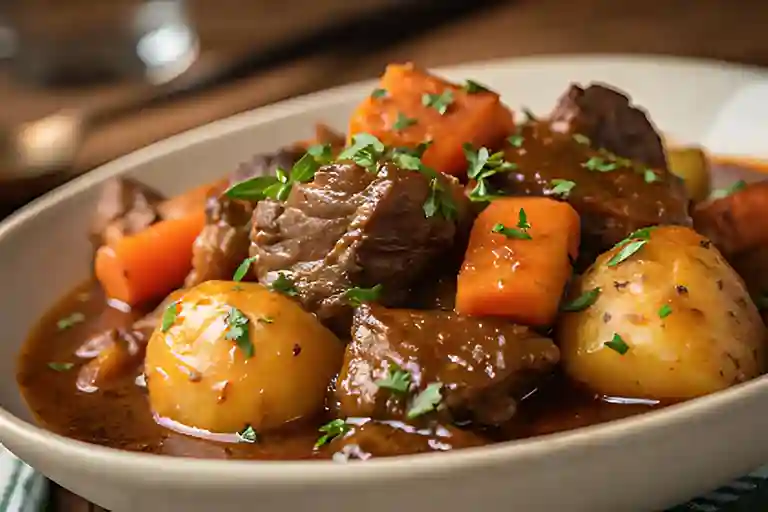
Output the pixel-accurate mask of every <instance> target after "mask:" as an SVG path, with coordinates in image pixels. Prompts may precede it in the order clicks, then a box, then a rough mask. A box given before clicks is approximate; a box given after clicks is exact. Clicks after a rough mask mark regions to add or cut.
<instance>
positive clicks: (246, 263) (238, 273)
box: [232, 256, 256, 281]
mask: <svg viewBox="0 0 768 512" xmlns="http://www.w3.org/2000/svg"><path fill="white" fill-rule="evenodd" d="M254 261H256V256H251V257H250V258H245V259H244V260H243V262H242V263H241V264H240V265H239V266H238V267H237V270H235V275H234V276H232V280H233V281H242V280H243V278H244V277H245V275H246V274H247V273H248V270H249V269H250V268H251V264H253V262H254Z"/></svg>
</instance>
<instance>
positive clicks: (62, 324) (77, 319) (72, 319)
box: [56, 311, 85, 331]
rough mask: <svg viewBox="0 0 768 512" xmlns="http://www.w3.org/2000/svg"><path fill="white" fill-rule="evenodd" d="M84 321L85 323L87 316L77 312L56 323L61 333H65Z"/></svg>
mask: <svg viewBox="0 0 768 512" xmlns="http://www.w3.org/2000/svg"><path fill="white" fill-rule="evenodd" d="M84 321H85V315H84V314H82V313H80V312H79V311H75V312H74V313H71V314H69V315H68V316H65V317H64V318H60V319H59V321H58V322H56V327H57V328H58V329H59V330H60V331H65V330H67V329H71V328H72V327H74V326H75V325H77V324H79V323H81V322H84Z"/></svg>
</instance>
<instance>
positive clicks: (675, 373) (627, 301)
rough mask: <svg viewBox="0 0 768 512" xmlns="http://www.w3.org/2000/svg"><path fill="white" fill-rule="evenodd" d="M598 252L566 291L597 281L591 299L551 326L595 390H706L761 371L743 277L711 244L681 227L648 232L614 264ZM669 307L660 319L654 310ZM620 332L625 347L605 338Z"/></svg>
mask: <svg viewBox="0 0 768 512" xmlns="http://www.w3.org/2000/svg"><path fill="white" fill-rule="evenodd" d="M618 250H619V249H617V248H613V249H611V250H610V251H608V252H606V253H604V254H602V255H601V256H600V257H599V258H598V259H597V261H595V263H594V264H593V265H592V266H591V267H590V268H589V269H588V270H587V271H586V272H585V273H584V275H583V276H582V277H581V278H580V279H579V280H578V281H577V282H576V283H574V287H573V289H572V290H571V293H570V297H569V298H570V299H573V298H575V297H578V296H580V295H581V294H582V293H583V292H585V291H588V290H592V289H594V288H595V287H600V289H601V293H600V295H599V297H598V299H597V301H596V302H595V303H594V304H593V305H591V306H590V307H588V308H586V309H585V310H583V311H580V312H575V313H565V314H563V315H562V319H561V321H560V323H559V325H558V327H557V338H556V339H557V341H559V344H560V348H561V354H562V362H563V365H564V368H565V371H566V373H567V374H568V375H569V376H570V377H571V378H573V379H575V380H577V381H580V382H583V383H584V384H586V385H587V386H588V387H590V388H591V389H593V390H595V391H597V392H598V393H601V394H604V395H610V396H623V397H634V398H650V399H662V400H663V399H685V398H692V397H696V396H701V395H706V394H708V393H712V392H714V391H718V390H721V389H724V388H727V387H729V386H732V385H734V384H737V383H740V382H743V381H745V380H748V379H752V378H754V377H757V376H758V375H760V374H762V373H763V372H765V370H766V340H765V336H766V332H765V326H764V325H763V323H762V320H761V318H760V315H759V313H758V311H757V308H756V307H755V305H754V304H753V302H752V300H751V299H750V297H749V294H748V293H747V289H746V287H745V285H744V282H743V281H742V279H741V278H740V277H739V276H738V275H737V274H736V272H735V271H734V270H733V269H732V268H731V267H730V266H729V265H728V263H727V262H726V261H725V259H724V258H723V257H722V255H721V254H720V253H719V252H718V250H717V249H716V248H715V246H714V244H712V243H710V242H709V241H708V240H706V239H705V238H703V237H702V236H701V235H699V234H697V233H696V232H695V231H693V230H691V229H689V228H686V227H677V226H665V227H658V228H655V229H652V230H651V237H650V241H649V242H648V243H646V244H645V246H643V247H642V248H641V249H640V250H639V251H638V252H636V253H635V254H634V255H632V256H631V257H629V258H628V259H626V260H624V261H623V262H622V263H619V264H618V265H616V266H614V267H609V266H607V263H608V261H609V260H610V259H611V258H612V257H613V256H614V254H616V253H617V251H618ZM665 304H667V305H669V307H670V308H671V313H669V314H668V315H667V316H666V317H665V318H661V316H662V315H660V313H659V311H660V309H661V308H662V306H664V305H665ZM614 333H617V334H619V335H620V336H621V337H622V339H623V340H624V342H625V343H626V344H627V345H628V347H629V350H628V351H627V352H626V353H625V354H624V355H621V354H619V353H618V352H617V351H615V350H613V349H611V348H610V347H608V346H606V345H605V342H607V341H610V340H611V339H612V338H613V336H614Z"/></svg>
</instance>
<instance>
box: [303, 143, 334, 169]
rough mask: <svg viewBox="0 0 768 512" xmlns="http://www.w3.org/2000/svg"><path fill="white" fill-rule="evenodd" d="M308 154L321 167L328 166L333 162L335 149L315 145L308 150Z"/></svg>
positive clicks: (325, 145) (328, 145)
mask: <svg viewBox="0 0 768 512" xmlns="http://www.w3.org/2000/svg"><path fill="white" fill-rule="evenodd" d="M307 153H308V154H310V155H312V157H314V159H315V161H316V162H317V163H318V164H320V165H326V164H329V163H331V162H332V161H333V149H332V148H331V145H330V144H313V145H312V146H309V147H308V148H307Z"/></svg>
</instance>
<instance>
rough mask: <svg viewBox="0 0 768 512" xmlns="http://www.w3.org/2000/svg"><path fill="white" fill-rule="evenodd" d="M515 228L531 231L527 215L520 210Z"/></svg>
mask: <svg viewBox="0 0 768 512" xmlns="http://www.w3.org/2000/svg"><path fill="white" fill-rule="evenodd" d="M517 228H518V229H521V230H523V231H528V230H529V229H531V224H530V223H529V222H528V215H527V214H526V213H525V210H524V209H522V208H520V212H519V213H518V215H517Z"/></svg>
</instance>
